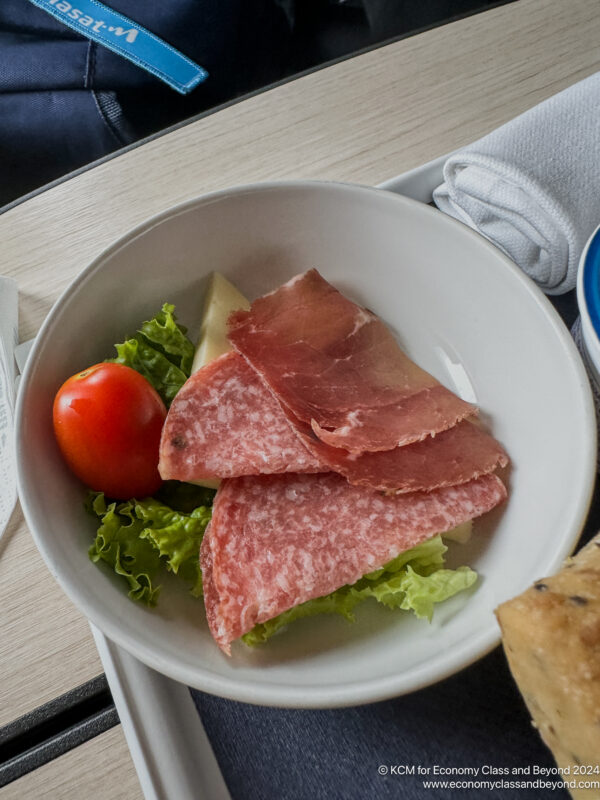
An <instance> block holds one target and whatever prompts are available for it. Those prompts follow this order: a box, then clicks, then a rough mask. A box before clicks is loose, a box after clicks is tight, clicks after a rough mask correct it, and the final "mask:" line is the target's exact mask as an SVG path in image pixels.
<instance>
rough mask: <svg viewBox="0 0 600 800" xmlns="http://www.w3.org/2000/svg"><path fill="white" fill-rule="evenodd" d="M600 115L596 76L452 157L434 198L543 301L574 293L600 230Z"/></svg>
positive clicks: (598, 77)
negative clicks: (517, 270)
mask: <svg viewBox="0 0 600 800" xmlns="http://www.w3.org/2000/svg"><path fill="white" fill-rule="evenodd" d="M599 109H600V73H596V74H595V75H592V76H590V77H589V78H586V79H585V80H583V81H580V82H579V83H576V84H575V85H573V86H570V87H569V88H568V89H565V90H564V91H562V92H560V93H559V94H557V95H554V96H553V97H550V98H549V99H548V100H545V101H544V102H543V103H540V104H539V105H537V106H534V107H533V108H531V109H529V111H526V112H525V113H524V114H521V115H520V116H518V117H516V118H515V119H513V120H511V121H510V122H508V123H506V124H505V125H503V126H502V127H500V128H498V129H497V130H495V131H492V133H490V134H488V135H487V136H484V137H483V139H479V140H478V141H477V142H474V143H473V144H471V145H469V146H468V147H465V148H464V149H463V150H460V151H458V152H456V153H454V154H453V155H451V156H450V157H449V158H448V160H447V161H446V163H445V165H444V183H443V184H442V185H441V186H439V187H438V188H437V189H436V190H435V191H434V193H433V199H434V201H435V203H436V205H437V206H438V207H439V208H440V209H441V210H442V211H444V212H446V213H447V214H450V215H452V216H454V217H456V218H457V219H459V220H461V221H462V222H465V223H466V224H467V225H470V226H471V227H472V228H474V229H475V230H477V231H479V233H481V234H483V236H485V237H486V238H488V239H490V241H492V242H493V243H494V244H495V245H496V246H497V247H499V248H500V250H502V251H503V252H504V253H506V255H508V256H509V257H510V258H511V259H512V260H513V261H515V263H516V264H517V265H518V266H520V267H521V269H523V271H524V272H526V273H527V275H529V277H530V278H532V279H533V280H534V281H535V282H536V283H537V284H538V286H539V287H540V288H541V289H542V290H543V291H544V292H546V294H562V293H563V292H567V291H569V290H570V289H572V288H573V287H574V286H575V280H576V274H577V266H578V263H579V257H580V255H581V252H582V250H583V247H584V245H585V243H586V241H587V239H588V238H589V236H590V235H591V233H592V231H593V230H594V229H595V228H596V226H597V225H598V223H599V222H600V112H599Z"/></svg>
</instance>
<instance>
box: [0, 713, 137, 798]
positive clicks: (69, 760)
mask: <svg viewBox="0 0 600 800" xmlns="http://www.w3.org/2000/svg"><path fill="white" fill-rule="evenodd" d="M0 797H2V800H30V799H31V800H34V798H35V800H42V799H43V798H47V799H48V800H88V798H94V800H100V798H106V800H143V794H142V790H141V788H140V784H139V782H138V779H137V774H136V772H135V769H134V768H133V764H132V763H131V758H130V757H129V751H128V750H127V744H126V743H125V737H124V736H123V731H122V730H121V728H120V726H117V727H116V728H111V729H110V730H109V731H106V733H102V734H101V735H100V736H97V737H96V738H95V739H91V740H90V741H89V742H85V744H82V745H81V746H80V747H76V748H75V749H74V750H71V751H70V752H69V753H65V755H63V756H60V757H59V758H56V759H55V760H54V761H50V762H49V763H48V764H45V765H44V766H43V767H39V769H36V770H34V772H30V773H28V774H27V775H24V776H23V777H22V778H19V779H18V780H16V781H14V782H13V783H9V784H8V786H5V787H4V788H3V789H0Z"/></svg>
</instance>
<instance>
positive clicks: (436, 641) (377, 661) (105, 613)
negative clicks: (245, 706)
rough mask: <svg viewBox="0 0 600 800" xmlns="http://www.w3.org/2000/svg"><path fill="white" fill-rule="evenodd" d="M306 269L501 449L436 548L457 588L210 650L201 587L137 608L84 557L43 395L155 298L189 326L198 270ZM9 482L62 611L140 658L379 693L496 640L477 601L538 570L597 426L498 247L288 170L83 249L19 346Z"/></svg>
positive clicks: (185, 671) (571, 370)
mask: <svg viewBox="0 0 600 800" xmlns="http://www.w3.org/2000/svg"><path fill="white" fill-rule="evenodd" d="M310 267H317V268H318V269H319V270H321V272H322V273H323V274H324V276H325V277H326V278H327V279H328V280H330V281H331V282H333V283H334V284H335V285H336V286H337V287H339V288H340V289H341V290H342V291H343V292H345V293H347V294H348V295H349V296H350V297H351V298H353V299H354V300H356V301H358V302H359V303H362V304H364V305H366V306H368V307H369V308H371V309H373V310H374V311H375V312H377V313H378V314H379V315H380V316H381V317H382V318H383V319H384V320H385V321H386V322H387V323H388V324H389V325H390V326H391V327H392V329H393V330H394V331H395V332H396V334H397V336H398V340H399V342H400V343H401V345H402V346H403V347H404V348H405V349H406V350H407V351H408V353H409V354H410V355H411V356H412V357H413V358H414V359H415V360H416V361H417V362H418V363H419V364H421V365H422V366H423V367H425V368H426V369H428V370H429V371H430V372H432V373H434V374H435V375H436V376H437V377H438V378H439V379H440V380H441V381H442V382H444V383H445V384H447V385H448V386H450V387H451V388H453V389H455V390H456V391H457V392H458V393H459V394H461V395H462V396H463V397H465V398H466V399H468V400H474V401H475V402H477V403H478V404H479V406H480V407H481V416H482V419H483V420H484V421H485V423H486V424H487V425H488V427H489V428H490V429H491V430H492V431H493V433H494V434H495V435H496V437H497V438H498V439H499V440H500V441H501V442H502V443H503V444H504V446H505V447H506V449H507V450H508V453H509V454H510V456H511V459H512V466H511V468H510V469H509V470H508V471H507V473H506V475H505V479H506V481H507V483H508V487H509V492H510V496H509V500H508V503H507V504H506V505H505V506H504V507H503V508H501V509H497V510H495V511H494V512H492V513H491V514H489V515H487V517H485V518H483V519H482V520H481V521H480V522H479V523H477V524H476V526H475V527H476V533H475V536H474V537H473V539H472V540H471V542H470V543H469V544H468V545H462V546H461V545H456V546H454V547H453V548H452V551H451V561H452V562H454V565H456V564H458V563H467V564H470V565H472V566H473V567H475V568H476V569H477V570H478V572H479V574H480V576H481V579H480V581H479V582H478V584H477V585H476V587H475V588H474V590H472V591H471V592H470V593H468V594H464V595H462V596H457V597H455V598H453V600H451V601H449V602H447V603H446V604H444V605H443V606H441V607H440V608H439V609H438V610H437V611H436V614H435V617H434V621H433V623H432V624H431V625H428V624H427V623H426V622H420V621H417V620H416V619H413V618H411V617H409V616H408V615H405V614H402V613H393V612H390V611H388V610H387V609H384V608H381V607H378V606H376V605H375V604H373V606H370V605H368V604H365V607H364V608H359V611H358V617H359V619H358V622H357V623H356V624H354V625H351V624H349V623H347V622H346V621H345V620H343V619H341V618H340V619H338V618H325V617H323V618H320V619H319V618H317V619H308V620H302V621H300V622H298V623H295V624H294V625H293V626H291V627H290V628H289V629H288V631H286V632H285V633H283V634H282V635H280V636H277V637H275V638H274V639H273V640H271V641H270V642H269V643H268V644H267V645H266V646H264V647H262V648H261V649H257V650H249V649H247V648H245V647H244V646H242V645H240V646H237V647H236V648H234V655H233V657H232V658H231V659H228V658H227V657H226V656H224V655H223V654H222V653H221V652H220V651H219V650H218V648H217V647H216V645H215V644H214V642H213V641H212V639H211V638H210V635H209V633H208V630H207V626H206V623H205V620H204V612H203V608H202V605H201V603H199V602H198V601H196V600H194V599H192V598H191V597H189V596H188V595H187V594H186V591H185V588H184V589H182V590H180V589H179V587H177V586H175V585H173V584H171V583H169V581H167V584H168V585H167V586H166V588H165V590H164V591H163V594H162V595H161V599H160V602H159V605H158V608H157V609H156V610H148V609H146V608H144V607H141V606H138V605H136V604H134V603H132V602H131V601H129V600H128V599H127V597H126V593H125V591H124V590H123V587H122V585H121V583H120V582H119V580H118V579H117V578H115V577H114V576H113V575H111V574H109V572H108V571H104V570H103V569H99V568H98V567H97V566H95V565H94V564H92V563H91V562H90V561H89V559H88V556H87V550H88V546H89V543H90V541H91V538H92V536H93V529H94V526H93V521H92V520H91V519H90V518H89V517H88V516H87V515H86V513H85V511H84V510H83V497H84V494H85V490H84V488H83V487H82V486H81V485H80V484H79V483H78V481H77V480H76V479H74V478H73V476H72V475H71V474H70V473H69V471H68V470H67V468H66V467H65V465H64V463H63V461H62V459H61V456H60V454H59V452H58V449H57V446H56V443H55V441H54V436H53V432H52V424H51V406H52V400H53V397H54V393H55V392H56V390H57V389H58V387H59V385H60V384H61V382H62V381H63V380H64V379H65V378H66V377H68V376H69V375H71V374H72V373H74V372H76V371H77V370H79V369H82V368H84V367H85V366H88V365H90V364H93V363H95V362H97V361H99V360H102V359H104V358H107V357H110V356H111V355H112V354H113V349H112V346H113V343H114V342H118V341H121V340H123V338H124V337H125V336H126V334H128V333H130V332H132V331H133V330H134V329H135V328H136V326H137V325H138V324H139V323H140V322H141V321H142V320H144V319H146V318H148V317H149V316H151V315H153V314H154V313H155V312H156V311H157V309H158V308H159V307H160V305H161V304H162V303H163V302H164V301H169V302H173V303H175V304H176V307H177V312H178V314H179V317H180V319H181V320H182V321H183V322H184V323H186V324H188V325H189V326H190V327H191V329H192V332H194V330H196V329H197V328H198V323H199V319H198V314H199V310H200V309H201V307H202V295H203V291H204V285H205V276H206V274H207V273H208V272H210V271H211V270H219V271H220V272H222V273H223V274H225V275H226V276H227V277H228V278H229V279H230V280H232V281H233V283H234V284H235V285H237V286H238V287H239V288H240V290H241V291H242V292H244V293H245V294H246V295H247V296H248V297H250V298H253V297H256V296H258V295H260V294H262V293H264V292H266V291H268V290H271V289H273V288H274V287H276V286H278V285H279V284H281V283H282V282H283V281H285V280H287V279H288V278H290V277H291V276H292V275H294V274H296V273H299V272H302V271H304V270H306V269H307V268H310ZM17 445H18V461H19V466H18V473H19V475H18V480H19V491H20V497H21V501H22V505H23V509H24V512H25V516H26V518H27V522H28V524H29V526H30V528H31V531H32V533H33V535H34V537H35V540H36V542H37V545H38V547H39V549H40V550H41V552H42V555H43V557H44V558H45V560H46V562H47V564H48V567H49V568H50V570H51V571H52V573H53V574H54V575H55V577H56V579H57V580H58V581H59V583H60V584H61V586H62V587H63V589H64V591H65V592H66V593H67V594H68V596H69V597H70V598H71V600H72V601H73V602H74V603H75V604H76V605H77V606H78V607H79V609H80V610H81V611H82V612H83V613H84V614H85V615H86V616H87V617H88V618H89V619H90V620H92V622H93V623H94V624H95V625H97V626H98V627H99V628H100V629H101V630H102V631H103V632H104V633H105V634H106V635H107V636H108V637H109V638H111V639H112V640H114V641H115V642H116V643H117V644H119V645H121V646H122V647H124V648H125V649H126V650H128V651H129V652H131V653H132V654H133V655H134V656H136V657H137V658H139V659H141V660H142V661H143V662H145V663H146V664H148V665H150V666H151V667H153V668H155V669H157V670H159V671H160V672H163V673H165V674H166V675H169V676H171V677H172V678H175V679H176V680H178V681H181V682H184V683H186V684H188V685H190V686H193V687H196V688H199V689H202V690H205V691H208V692H212V693H215V694H219V695H222V696H225V697H230V698H234V699H236V700H241V701H247V702H253V703H262V704H268V705H284V706H297V707H302V706H303V707H311V706H312V707H317V706H340V705H349V704H356V703H362V702H367V701H375V700H380V699H383V698H386V697H389V696H393V695H398V694H402V693H404V692H409V691H412V690H414V689H417V688H420V687H423V686H425V685H427V684H430V683H432V682H434V681H437V680H439V679H441V678H443V677H445V676H448V675H450V674H451V673H453V672H455V671H457V670H459V669H460V668H462V667H464V666H466V665H467V664H469V663H471V662H473V661H474V660H476V659H477V658H479V657H480V656H482V655H483V654H485V653H486V652H487V651H489V650H490V649H491V648H492V647H494V646H495V645H496V644H497V643H498V641H499V629H498V626H497V624H496V621H495V618H494V614H493V610H494V608H495V607H496V606H497V605H498V604H499V603H501V602H502V601H504V600H506V599H507V598H509V597H512V596H513V595H515V594H517V593H518V592H520V591H522V590H523V589H524V588H525V587H526V586H527V585H528V584H530V583H531V582H532V581H533V580H534V579H536V578H538V577H541V576H544V575H547V574H549V573H552V572H553V571H555V570H556V569H557V568H558V567H559V565H560V564H561V562H562V560H563V558H564V557H565V556H566V555H567V554H568V553H569V552H570V551H571V550H572V548H573V546H574V544H575V542H576V540H577V538H578V536H579V533H580V530H581V528H582V526H583V523H584V520H585V517H586V512H587V509H588V504H589V501H590V497H591V492H592V487H593V481H594V465H595V453H596V433H595V423H594V415H593V407H592V401H591V396H590V391H589V386H588V382H587V378H586V375H585V371H584V369H583V367H582V364H581V361H580V358H579V356H578V353H577V351H576V349H575V347H574V345H573V342H572V341H571V338H570V336H569V334H568V332H567V330H566V329H565V327H564V325H563V323H562V321H561V320H560V318H559V317H558V315H557V314H556V312H555V311H554V309H553V307H552V306H551V305H550V303H549V302H548V301H547V299H546V298H545V297H544V296H543V295H542V294H541V293H540V291H539V290H538V289H537V288H536V287H535V286H534V284H533V283H532V282H531V281H530V280H529V279H528V278H526V277H525V276H524V275H523V274H522V273H521V272H520V271H519V270H518V269H517V268H516V267H515V266H514V265H513V264H512V262H510V261H509V260H508V259H507V258H506V257H505V256H503V255H502V254H501V253H500V252H499V251H498V250H496V249H495V248H494V247H493V246H492V245H491V244H489V243H488V242H486V241H485V240H484V239H482V238H481V237H480V236H478V235H477V234H475V233H473V232H472V231H470V230H469V229H467V228H466V227H465V226H463V225H462V224H460V223H458V222H456V221H454V220H452V219H450V218H448V217H446V216H444V215H443V214H441V213H440V212H439V211H437V210H434V209H432V208H429V207H427V206H424V205H421V204H419V203H416V202H413V201H410V200H407V199H405V198H402V197H399V196H396V195H393V194H391V193H388V192H385V191H382V190H377V189H370V188H364V187H358V186H350V185H341V184H328V183H310V182H307V183H304V182H292V183H285V184H264V185H255V186H248V187H241V188H237V189H232V190H230V191H224V192H219V193H216V194H212V195H208V196H205V197H201V198H199V199H198V200H195V201H193V202H190V203H187V204H185V205H182V206H179V207H177V208H174V209H170V210H168V211H166V212H165V213H163V214H161V215H160V216H158V217H156V218H154V219H152V220H150V221H149V222H148V223H146V224H145V225H143V226H142V227H140V228H138V229H136V230H135V231H133V232H132V233H130V234H129V235H127V236H126V237H125V238H124V239H122V240H121V241H119V242H118V243H117V244H115V245H114V246H113V247H111V248H110V249H109V250H108V251H107V252H106V253H104V255H102V256H101V257H100V258H98V259H97V260H96V261H95V262H94V263H93V264H91V265H90V266H88V267H87V268H86V269H84V270H83V272H82V273H81V274H80V275H79V277H78V278H77V279H76V280H75V281H74V282H73V284H72V285H71V286H70V287H69V288H68V289H67V291H66V292H65V293H64V294H63V296H62V297H61V298H60V299H59V301H58V302H57V303H56V305H55V306H54V308H53V309H52V311H51V313H50V314H49V316H48V318H47V320H46V321H45V323H44V325H43V327H42V329H41V331H40V335H39V336H38V338H37V340H36V344H35V346H34V349H33V351H32V353H31V357H30V360H29V362H28V365H27V368H26V370H25V374H24V376H23V380H22V383H21V390H20V396H19V401H18V409H17Z"/></svg>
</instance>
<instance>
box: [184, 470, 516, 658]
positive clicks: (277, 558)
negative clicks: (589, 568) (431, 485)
mask: <svg viewBox="0 0 600 800" xmlns="http://www.w3.org/2000/svg"><path fill="white" fill-rule="evenodd" d="M505 497H506V489H505V488H504V485H503V483H502V481H501V480H500V479H499V478H498V477H497V476H496V475H486V476H483V477H481V478H477V479H476V480H473V481H470V482H469V483H465V484H462V485H460V486H452V487H448V488H443V489H437V490H435V491H432V492H412V493H410V494H405V495H395V496H393V497H387V496H383V495H380V494H378V493H376V492H372V491H369V490H365V489H362V488H359V487H356V486H351V485H350V484H349V483H348V482H347V481H346V480H345V479H344V478H343V477H342V476H340V475H336V474H335V473H327V474H325V475H262V476H247V477H243V478H232V479H230V480H226V481H224V482H223V483H222V484H221V487H220V489H219V491H218V492H217V495H216V497H215V502H214V507H213V516H212V521H211V523H210V526H209V528H207V531H206V533H205V535H204V539H203V542H202V547H201V550H200V563H201V566H202V574H203V583H204V600H205V605H206V613H207V619H208V624H209V628H210V631H211V633H212V635H213V637H214V639H215V640H216V642H217V643H218V645H219V646H220V647H221V649H222V650H224V652H226V653H228V654H229V653H230V645H231V642H232V641H234V640H235V639H237V638H239V637H240V636H242V635H243V634H244V633H247V632H248V631H249V630H251V629H252V628H253V627H254V625H256V624H257V623H259V622H264V621H266V620H268V619H271V618H273V617H275V616H277V615H278V614H281V613H282V612H283V611H286V610H287V609H289V608H292V607H293V606H295V605H298V604H299V603H303V602H305V601H306V600H310V599H313V598H315V597H321V596H323V595H326V594H329V593H330V592H333V591H335V590H336V589H338V588H340V587H341V586H344V585H346V584H352V583H354V582H355V581H357V580H358V579H359V578H361V577H362V576H363V575H364V574H366V573H367V572H370V571H372V570H374V569H377V568H378V567H380V566H382V565H383V564H385V563H386V562H388V561H389V560H391V559H392V558H395V557H396V556H397V555H398V554H399V553H401V552H404V551H405V550H408V549H409V548H411V547H414V546H416V545H417V544H419V543H420V542H422V541H425V539H428V538H430V537H431V536H433V535H434V534H436V533H439V532H443V531H446V530H449V529H451V528H453V527H455V526H456V525H458V524H460V523H461V522H465V521H466V520H468V519H472V518H474V517H477V516H479V515H480V514H483V513H485V512H486V511H489V510H490V509H491V508H493V507H494V506H495V505H497V504H498V503H500V502H501V501H502V500H504V499H505Z"/></svg>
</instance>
